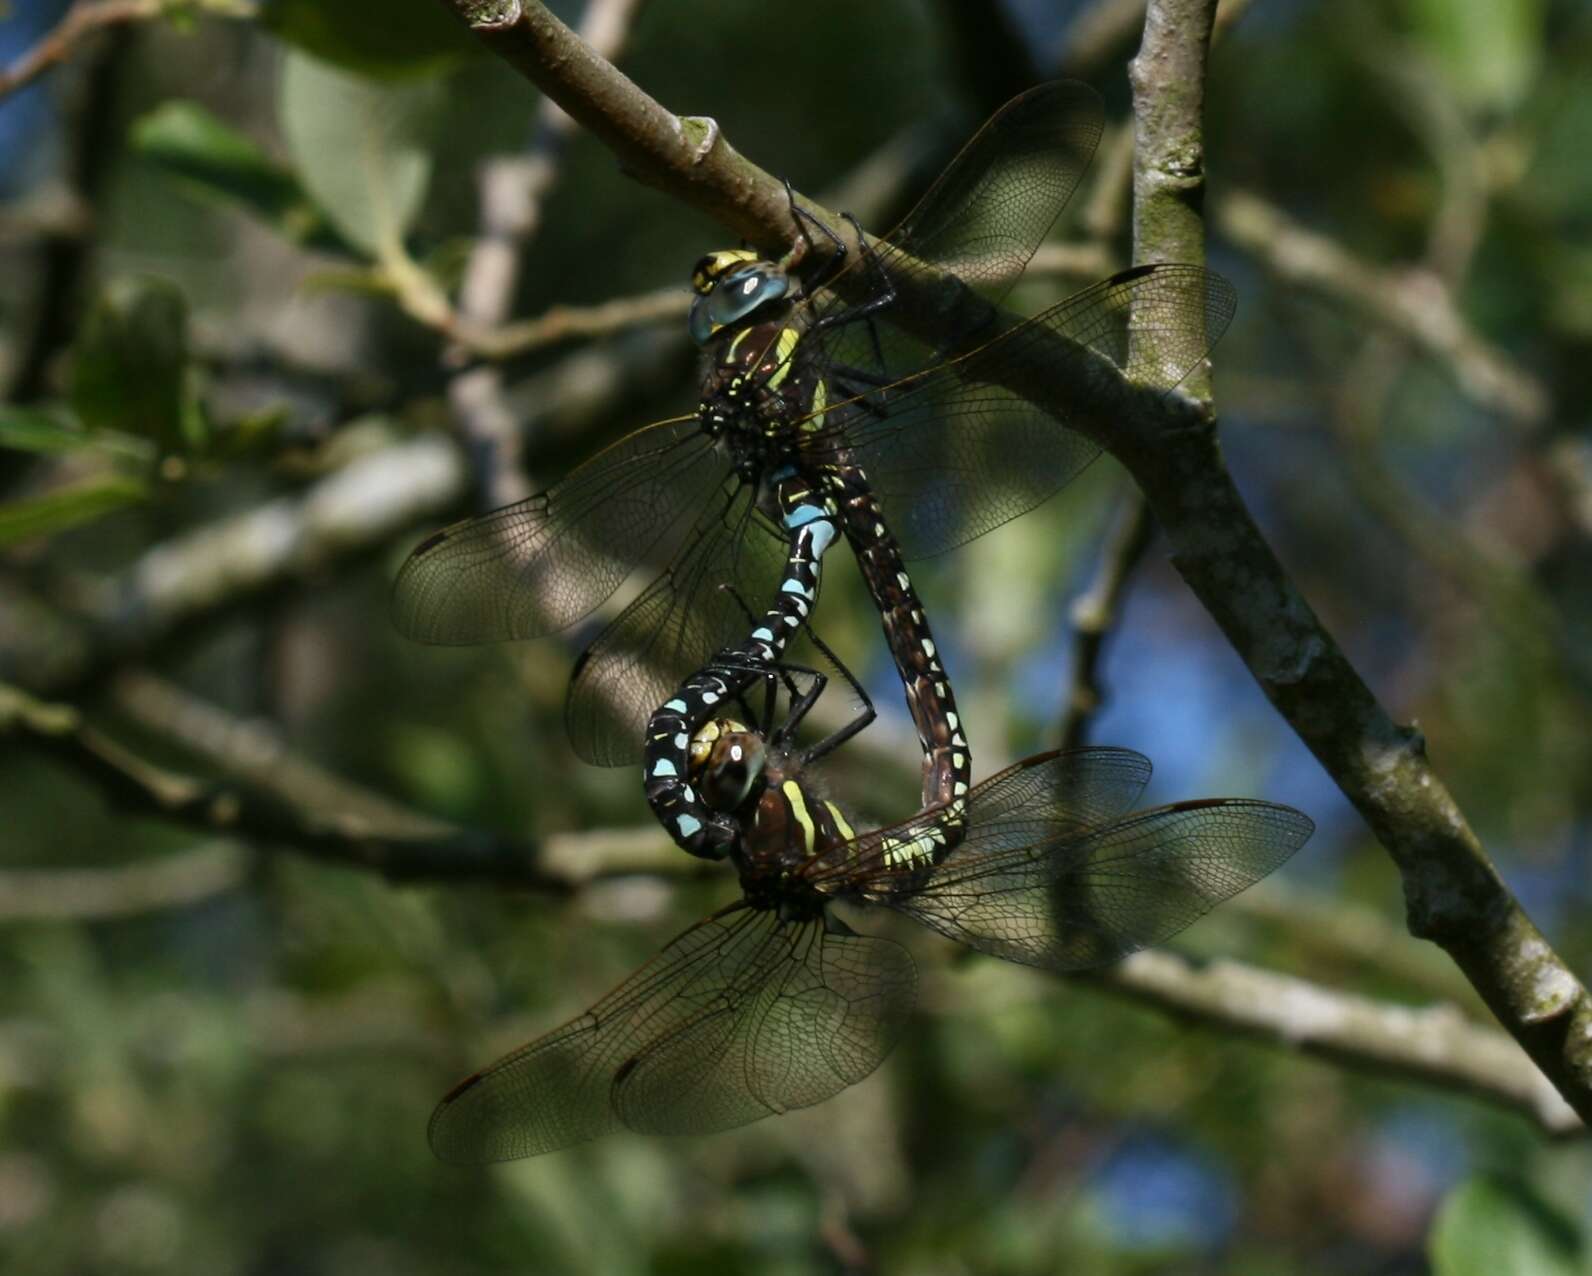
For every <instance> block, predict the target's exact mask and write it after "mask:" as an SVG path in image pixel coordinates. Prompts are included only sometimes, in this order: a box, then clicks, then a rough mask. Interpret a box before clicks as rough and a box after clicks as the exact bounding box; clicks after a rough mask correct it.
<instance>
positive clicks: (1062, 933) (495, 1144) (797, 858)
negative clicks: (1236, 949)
mask: <svg viewBox="0 0 1592 1276" xmlns="http://www.w3.org/2000/svg"><path fill="white" fill-rule="evenodd" d="M831 659H832V657H831ZM840 671H841V673H842V675H843V676H844V677H846V679H847V681H848V682H850V683H851V685H852V689H853V691H854V692H855V693H856V694H857V695H858V696H860V697H861V698H862V701H863V704H864V706H865V707H864V713H863V715H862V716H864V717H866V716H868V714H869V713H870V712H871V708H870V707H868V706H867V702H866V696H863V695H862V690H861V688H860V686H858V685H857V683H856V680H855V679H854V678H852V677H851V676H850V675H849V674H848V673H846V671H845V670H844V668H843V667H840ZM803 672H805V673H808V674H810V673H811V672H812V671H810V670H808V671H803ZM762 675H763V677H764V679H765V681H766V682H767V684H768V699H767V700H766V701H765V710H764V714H763V718H762V721H761V723H760V724H759V725H758V726H757V727H749V726H748V725H746V724H745V723H744V722H743V721H741V720H740V719H737V718H731V717H728V716H726V717H723V718H719V719H716V720H714V721H713V722H711V723H708V724H706V725H705V726H704V727H703V728H702V729H701V731H699V733H698V736H697V738H696V739H695V740H694V741H693V742H692V746H691V749H690V751H689V752H690V756H691V772H690V775H691V780H692V782H693V784H695V785H696V786H697V788H698V790H699V793H700V796H701V797H702V800H703V801H704V802H705V803H707V804H708V805H709V806H710V807H712V808H713V809H714V810H716V811H719V812H721V813H722V814H724V815H725V816H726V817H728V818H729V819H731V820H732V821H734V822H735V824H736V825H737V827H738V828H739V830H740V836H739V838H738V839H737V840H736V842H735V844H734V847H733V849H732V851H731V856H730V857H731V860H732V862H733V863H734V865H735V867H736V869H737V872H738V875H739V880H740V888H741V891H740V897H739V898H738V899H737V900H735V901H734V902H733V903H730V904H728V905H727V906H725V907H723V908H721V909H719V910H718V911H717V912H715V913H713V914H711V915H710V916H708V917H706V918H704V919H703V920H702V921H699V922H697V923H696V924H695V925H693V926H691V927H689V928H688V929H687V930H685V931H684V932H683V933H682V934H680V935H678V936H677V937H676V938H675V939H673V940H672V941H671V942H670V943H668V944H667V945H666V946H665V947H664V948H663V950H662V951H661V952H660V953H659V954H658V955H657V956H656V957H654V958H653V959H652V960H651V961H650V962H648V963H647V964H646V965H645V966H643V967H642V968H641V969H640V970H638V971H637V972H635V973H634V974H633V975H631V976H630V978H628V979H627V980H625V981H624V982H623V983H622V984H620V986H619V987H618V988H616V989H615V990H614V991H613V992H611V993H609V994H608V995H607V996H606V997H604V998H603V999H602V1000H601V1001H599V1002H597V1004H596V1005H594V1006H592V1007H591V1008H590V1009H589V1010H587V1011H586V1012H585V1013H583V1014H581V1015H579V1016H577V1017H576V1018H574V1019H572V1020H570V1021H569V1022H568V1023H566V1024H564V1025H563V1026H562V1027H559V1028H555V1029H554V1030H552V1031H551V1032H549V1033H547V1034H546V1035H545V1036H542V1037H539V1038H538V1039H536V1040H535V1041H532V1042H530V1043H529V1044H527V1045H525V1046H522V1047H521V1048H520V1049H518V1050H515V1051H514V1052H513V1053H511V1054H509V1055H507V1056H505V1057H504V1058H502V1059H500V1060H498V1061H497V1062H496V1063H494V1064H492V1065H491V1066H489V1067H487V1068H486V1069H484V1070H483V1071H481V1072H478V1073H475V1074H474V1075H472V1076H470V1077H468V1078H466V1079H465V1080H464V1081H462V1082H461V1083H459V1084H458V1085H457V1086H455V1087H454V1088H453V1089H452V1090H451V1091H449V1093H448V1094H447V1095H446V1096H445V1097H444V1098H443V1099H442V1101H441V1102H440V1103H439V1105H438V1106H437V1109H436V1111H435V1112H434V1114H433V1115H432V1118H431V1123H430V1127H429V1138H430V1142H431V1146H432V1148H433V1150H434V1151H435V1152H436V1154H437V1155H438V1156H439V1157H441V1158H442V1159H443V1160H445V1161H452V1162H461V1163H480V1162H488V1161H502V1160H509V1159H513V1158H516V1157H524V1156H535V1155H539V1154H541V1153H545V1152H552V1151H556V1150H558V1149H560V1148H564V1147H568V1146H570V1145H572V1144H576V1143H580V1142H584V1141H586V1140H588V1139H592V1138H595V1137H597V1136H599V1135H601V1134H604V1133H606V1132H608V1131H610V1130H614V1129H620V1128H628V1129H631V1130H635V1131H640V1132H643V1133H650V1134H701V1133H709V1132H712V1131H717V1130H724V1129H729V1128H732V1127H734V1126H740V1125H745V1124H747V1123H749V1122H752V1121H756V1120H759V1119H761V1118H763V1117H766V1116H771V1115H775V1114H778V1113H782V1112H787V1111H790V1110H792V1109H795V1108H801V1107H806V1106H809V1105H811V1104H815V1103H821V1102H823V1101H824V1100H825V1099H828V1098H830V1097H831V1096H833V1095H835V1094H837V1093H838V1092H839V1091H841V1090H843V1089H845V1088H846V1087H847V1086H850V1085H853V1084H855V1083H857V1082H858V1081H861V1080H862V1079H863V1078H865V1077H866V1076H868V1075H869V1074H870V1073H871V1072H873V1070H874V1069H875V1068H876V1067H878V1065H879V1064H880V1063H881V1062H882V1061H883V1060H884V1058H885V1057H886V1056H887V1055H888V1054H889V1053H890V1050H891V1049H892V1047H893V1046H894V1045H895V1043H896V1041H897V1040H898V1038H899V1037H900V1035H901V1032H902V1030H903V1028H904V1026H905V1024H906V1022H907V1019H908V1016H909V1015H910V1013H911V1011H912V1008H913V1005H914V1002H915V999H916V982H917V977H916V970H915V966H914V963H913V960H912V958H911V956H910V955H909V954H908V952H907V950H906V949H905V948H904V947H902V946H901V945H900V944H898V943H896V942H895V941H893V940H890V939H886V938H883V937H881V936H877V935H867V934H861V933H858V932H857V931H855V930H854V929H852V927H851V926H850V925H848V924H847V922H846V921H844V920H843V919H842V918H841V917H840V916H839V915H838V914H837V912H836V907H837V906H848V905H849V906H852V907H853V908H854V909H857V910H861V911H862V913H863V914H864V915H866V914H867V912H868V911H869V910H876V909H878V908H886V909H889V910H891V911H893V912H895V913H899V914H903V915H905V916H907V917H910V918H912V919H913V920H915V921H918V922H920V923H922V924H924V925H926V926H928V927H930V928H932V929H934V930H936V931H938V932H940V933H941V934H942V935H945V936H947V937H949V938H950V939H952V940H955V941H956V942H958V943H961V944H965V945H966V946H968V947H969V948H972V949H975V950H977V951H979V952H982V953H987V954H989V955H991V956H995V957H1000V958H1003V959H1005V960H1007V961H1012V962H1019V963H1022V964H1024V965H1030V966H1037V967H1040V968H1042V969H1046V970H1051V971H1057V972H1065V971H1078V970H1088V969H1093V968H1097V967H1100V966H1104V965H1107V964H1109V963H1111V962H1113V961H1116V960H1117V959H1119V958H1121V957H1123V956H1125V955H1127V954H1129V953H1131V952H1134V951H1135V950H1137V949H1139V948H1142V947H1145V946H1147V945H1151V944H1157V943H1160V942H1162V941H1164V940H1166V939H1167V938H1169V937H1171V936H1172V935H1175V934H1176V933H1177V932H1179V931H1181V930H1182V929H1183V928H1184V927H1185V926H1187V925H1189V924H1190V923H1192V922H1193V921H1195V920H1196V919H1197V918H1199V917H1200V916H1202V915H1203V914H1204V913H1206V912H1207V911H1209V910H1210V909H1211V908H1213V907H1215V906H1216V905H1217V904H1219V903H1221V902H1222V901H1223V900H1225V899H1227V898H1229V897H1230V896H1232V895H1234V894H1236V893H1238V892H1239V891H1241V890H1243V889H1244V888H1245V887H1247V886H1249V885H1251V884H1252V883H1253V882H1255V881H1257V880H1259V879H1260V878H1262V877H1264V876H1265V875H1266V874H1267V873H1269V872H1271V871H1272V870H1273V869H1275V868H1276V867H1277V866H1278V865H1280V864H1282V863H1283V862H1284V861H1285V860H1286V859H1288V857H1289V856H1290V855H1292V854H1293V853H1294V851H1296V850H1297V849H1298V848H1299V847H1300V846H1302V845H1303V844H1304V842H1305V841H1306V840H1307V839H1308V838H1309V836H1310V834H1311V832H1312V831H1313V827H1314V826H1313V825H1312V823H1311V821H1310V820H1309V818H1308V817H1306V816H1305V815H1303V814H1301V813H1300V812H1298V811H1295V810H1293V809H1292V808H1290V807H1286V806H1278V805H1275V804H1272V803H1269V802H1260V801H1252V800H1248V799H1242V798H1205V799H1200V800H1197V801H1190V802H1178V803H1173V804H1172V805H1170V806H1160V807H1154V808H1151V809H1149V810H1141V811H1134V810H1132V808H1133V806H1134V804H1135V803H1136V802H1137V800H1138V797H1139V794H1140V793H1141V791H1142V790H1143V788H1144V785H1145V783H1146V782H1147V781H1148V779H1149V775H1150V763H1149V761H1148V760H1147V759H1146V758H1144V757H1143V756H1141V755H1140V754H1137V753H1134V752H1132V751H1131V750H1127V749H1112V748H1085V749H1075V750H1070V751H1066V752H1059V753H1045V754H1040V755H1039V756H1037V757H1032V758H1029V759H1027V760H1025V761H1023V762H1019V763H1017V764H1016V765H1015V766H1012V767H1009V768H1007V769H1006V770H1004V771H1002V772H1000V773H999V774H998V775H995V776H993V777H991V778H990V779H988V780H985V781H984V782H983V783H981V784H979V785H977V786H975V787H974V788H973V790H972V791H971V793H970V794H969V795H968V799H967V806H966V820H965V827H964V829H963V832H962V837H961V839H960V841H959V843H958V844H957V845H956V846H954V847H953V848H952V849H951V850H950V851H949V852H948V853H947V854H946V855H945V856H944V857H943V858H941V859H939V860H938V861H937V862H936V861H926V860H923V859H921V858H920V857H917V856H915V855H913V854H911V853H910V852H908V851H905V850H904V848H906V847H909V846H910V845H911V843H912V842H913V840H914V839H915V838H916V837H917V836H918V833H919V829H920V827H921V824H922V816H921V814H920V815H919V816H915V817H913V818H912V819H910V820H907V821H904V822H902V823H900V824H897V825H893V826H890V827H886V828H882V829H876V830H874V831H872V832H868V833H863V834H861V835H858V834H856V833H855V832H854V831H853V829H852V827H851V825H850V823H849V822H848V820H847V819H846V817H845V815H844V814H843V813H842V812H841V810H840V808H839V806H838V805H836V803H835V802H833V801H832V800H830V799H828V798H827V797H826V796H824V794H823V793H822V791H821V790H820V789H819V788H818V787H817V785H816V783H815V781H814V780H813V778H812V777H811V776H810V775H809V774H808V773H807V771H806V767H807V766H808V764H809V763H810V762H811V761H812V760H813V759H814V758H816V757H818V756H822V755H823V754H825V753H831V754H832V753H833V744H832V741H833V740H834V737H831V740H830V741H825V742H821V743H820V744H819V745H816V746H814V747H813V748H811V749H809V750H807V751H805V752H799V751H797V750H795V749H794V748H793V747H792V746H791V745H790V740H791V738H792V733H793V731H794V729H795V725H796V723H797V722H798V721H799V719H800V716H801V715H802V714H803V713H805V712H806V711H807V709H808V708H810V707H811V705H812V704H813V702H814V701H815V700H816V698H817V695H818V693H819V692H821V691H822V687H823V677H822V675H821V674H820V675H817V676H815V678H814V682H813V684H812V686H811V687H810V688H808V689H807V690H806V691H805V692H803V693H801V694H800V695H798V692H797V689H796V687H795V686H794V685H793V684H789V683H787V680H788V679H790V678H791V677H792V671H791V670H790V669H789V668H787V667H785V666H776V667H774V668H772V669H770V668H765V669H763V670H762ZM797 676H800V675H799V674H798V675H797ZM780 683H787V685H786V690H788V691H789V692H790V695H791V699H792V702H793V706H794V707H793V709H792V711H791V713H790V715H789V717H788V719H787V721H786V722H785V723H783V724H781V726H780V727H779V728H778V729H773V728H772V727H771V726H770V723H771V720H772V717H773V711H772V708H771V706H772V704H773V702H774V699H775V698H776V697H777V696H778V695H779V694H780V689H781V688H780V685H779V684H780ZM743 707H745V706H743ZM748 716H749V717H750V716H752V715H750V714H748ZM842 734H845V733H842Z"/></svg>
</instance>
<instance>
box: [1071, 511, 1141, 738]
mask: <svg viewBox="0 0 1592 1276" xmlns="http://www.w3.org/2000/svg"><path fill="white" fill-rule="evenodd" d="M1154 531H1155V520H1154V519H1153V518H1151V517H1150V511H1149V509H1148V508H1147V507H1146V506H1145V503H1144V497H1143V496H1141V495H1140V494H1139V490H1138V488H1132V489H1130V490H1129V491H1127V492H1125V493H1123V496H1122V499H1121V501H1120V502H1119V503H1118V505H1117V508H1116V512H1115V513H1114V514H1113V516H1112V521H1111V531H1110V533H1109V534H1108V535H1107V537H1106V542H1105V545H1104V546H1103V547H1102V548H1101V551H1100V565H1099V567H1098V568H1096V570H1095V577H1094V579H1093V580H1092V581H1091V582H1090V583H1089V588H1088V589H1086V590H1084V592H1083V593H1081V594H1079V595H1078V597H1077V598H1076V599H1074V600H1073V604H1072V609H1071V613H1070V618H1071V620H1072V634H1073V638H1072V660H1071V668H1070V670H1069V672H1068V677H1067V698H1066V702H1065V705H1064V707H1063V714H1062V720H1061V747H1062V748H1063V749H1075V748H1077V747H1078V746H1079V745H1081V744H1084V743H1085V742H1087V740H1088V738H1089V727H1090V725H1091V723H1092V722H1093V721H1094V717H1095V714H1096V713H1098V712H1099V710H1100V706H1101V704H1102V703H1103V702H1104V699H1105V696H1104V692H1103V691H1102V690H1101V685H1100V657H1101V655H1102V653H1103V652H1104V650H1105V645H1106V639H1107V638H1108V637H1109V636H1110V634H1111V631H1112V628H1113V627H1114V626H1115V625H1116V622H1117V614H1118V612H1119V611H1120V610H1121V606H1122V595H1123V593H1124V592H1125V591H1126V589H1127V586H1128V580H1129V578H1130V577H1131V576H1132V575H1133V571H1134V568H1136V567H1137V566H1138V565H1139V563H1140V562H1141V561H1143V558H1144V551H1145V550H1146V549H1148V548H1149V545H1150V538H1151V536H1152V534H1153V533H1154Z"/></svg>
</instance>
